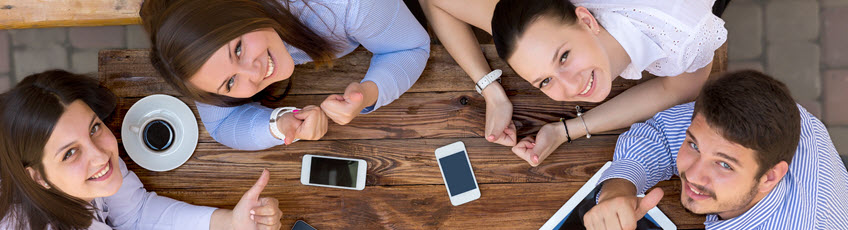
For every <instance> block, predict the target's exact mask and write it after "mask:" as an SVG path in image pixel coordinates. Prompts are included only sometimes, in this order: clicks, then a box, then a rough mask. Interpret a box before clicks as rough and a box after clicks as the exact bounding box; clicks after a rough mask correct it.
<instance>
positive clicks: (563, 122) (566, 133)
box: [559, 118, 571, 143]
mask: <svg viewBox="0 0 848 230" xmlns="http://www.w3.org/2000/svg"><path fill="white" fill-rule="evenodd" d="M559 122H562V126H563V127H565V137H567V138H568V141H567V142H566V143H571V135H570V134H568V125H565V118H559Z"/></svg>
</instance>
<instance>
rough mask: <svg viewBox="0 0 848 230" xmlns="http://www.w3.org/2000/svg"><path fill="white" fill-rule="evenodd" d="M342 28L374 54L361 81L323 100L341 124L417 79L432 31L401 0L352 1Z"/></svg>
mask: <svg viewBox="0 0 848 230" xmlns="http://www.w3.org/2000/svg"><path fill="white" fill-rule="evenodd" d="M345 31H346V32H347V34H348V36H349V37H350V38H351V39H352V40H354V41H356V42H359V44H362V46H363V47H365V48H366V49H368V50H369V51H371V52H372V53H374V56H373V57H371V64H370V66H369V67H368V72H367V73H365V77H364V79H362V81H360V82H354V83H351V84H350V85H348V87H347V89H346V90H345V93H344V95H331V96H329V97H328V98H327V99H326V100H324V102H323V103H322V104H321V108H322V109H324V111H325V112H326V113H327V116H328V117H330V118H331V119H333V121H335V122H336V123H338V124H342V125H344V124H347V123H348V122H350V121H351V120H353V118H355V117H356V116H357V115H359V114H365V113H370V112H371V111H374V110H375V109H378V108H380V107H381V106H384V105H387V104H389V103H391V102H392V101H394V100H395V99H397V98H398V97H400V95H401V94H403V93H404V92H406V91H407V90H409V88H410V87H412V84H414V83H415V82H416V81H417V80H418V77H420V76H421V72H422V71H424V66H425V65H426V64H427V59H428V58H429V57H430V37H429V36H428V35H427V32H426V31H425V30H424V28H423V27H421V24H419V23H418V21H417V20H415V17H414V16H412V13H411V12H410V11H409V9H407V8H406V5H404V3H403V1H396V0H361V1H351V2H350V6H349V7H348V12H347V15H346V18H345Z"/></svg>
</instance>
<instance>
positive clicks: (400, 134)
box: [106, 91, 623, 142]
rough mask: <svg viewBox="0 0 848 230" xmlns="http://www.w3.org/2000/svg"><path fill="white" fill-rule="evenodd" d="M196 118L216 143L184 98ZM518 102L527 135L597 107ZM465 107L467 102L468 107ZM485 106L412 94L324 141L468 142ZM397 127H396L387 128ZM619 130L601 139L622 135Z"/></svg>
mask: <svg viewBox="0 0 848 230" xmlns="http://www.w3.org/2000/svg"><path fill="white" fill-rule="evenodd" d="M326 97H327V95H290V96H288V97H286V99H284V100H282V101H280V102H277V103H266V105H267V106H269V107H272V108H273V107H277V106H283V105H285V106H297V107H303V106H306V105H320V103H321V102H322V101H323V100H324V99H325V98H326ZM180 99H181V100H183V102H185V103H186V104H187V105H188V106H189V108H190V109H191V110H192V112H193V113H194V116H195V118H196V119H197V123H198V126H199V128H200V129H199V130H200V136H199V142H215V140H214V139H212V137H211V136H210V135H209V133H208V131H207V130H206V127H205V126H204V125H203V123H202V121H201V120H200V115H199V114H198V113H197V107H196V106H195V104H194V102H193V101H190V100H188V99H186V98H180ZM138 100H140V98H119V99H118V106H117V109H116V111H115V113H114V114H113V115H112V116H113V119H109V120H107V121H106V122H107V124H108V126H109V128H111V129H112V130H120V127H121V123H122V121H123V120H122V118H123V117H124V116H125V115H126V113H127V111H129V108H130V107H131V106H132V105H133V104H135V103H136V102H137V101H138ZM510 100H512V103H513V119H514V120H515V122H516V127H517V128H518V134H519V135H521V136H526V135H535V133H536V132H537V131H538V130H539V129H540V128H541V126H542V125H544V124H546V123H548V122H554V121H557V120H559V118H560V117H562V116H564V117H575V116H576V114H575V111H574V109H573V108H574V105H581V106H584V107H585V108H587V109H591V108H594V107H595V105H596V103H574V102H558V101H554V100H551V99H549V98H548V97H547V96H544V95H542V94H541V93H538V92H536V93H527V94H516V95H512V96H510ZM463 102H464V103H463ZM485 119H486V114H485V101H484V99H483V97H482V96H480V95H479V94H477V93H476V92H469V91H465V92H425V93H406V94H404V95H403V96H401V97H400V98H399V99H397V100H395V101H394V102H392V103H391V104H389V105H387V106H384V107H381V108H380V109H378V110H376V111H374V112H372V113H370V114H367V115H360V116H358V117H357V118H356V119H354V120H353V121H352V122H351V123H348V124H347V125H344V126H342V125H337V124H335V123H334V122H332V121H330V124H329V128H328V132H327V134H326V135H325V136H324V137H323V138H322V139H324V140H349V139H398V138H405V139H408V138H463V137H482V136H483V133H484V129H485V123H484V122H483V121H485ZM386 124H392V125H390V126H389V125H386ZM622 131H623V130H613V131H608V132H601V133H596V134H619V133H621V132H622ZM116 137H117V138H119V139H120V138H121V136H120V132H118V133H117V134H116Z"/></svg>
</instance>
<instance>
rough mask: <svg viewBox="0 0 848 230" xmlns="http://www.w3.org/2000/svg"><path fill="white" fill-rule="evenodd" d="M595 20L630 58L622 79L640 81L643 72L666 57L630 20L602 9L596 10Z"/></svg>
mask: <svg viewBox="0 0 848 230" xmlns="http://www.w3.org/2000/svg"><path fill="white" fill-rule="evenodd" d="M595 18H596V19H597V20H598V22H599V23H601V25H603V26H604V28H605V29H606V30H607V32H609V33H610V35H612V37H613V38H615V40H616V41H617V42H618V43H619V44H621V47H622V48H624V51H625V52H627V55H628V56H630V64H629V65H627V67H626V68H625V69H624V71H623V72H622V73H621V74H620V76H621V77H623V78H625V79H640V78H642V71H643V70H645V69H647V68H648V66H649V65H651V63H654V62H655V61H657V60H659V59H660V58H663V57H665V54H664V51H663V50H662V48H661V47H660V46H659V45H657V43H656V42H654V40H652V39H651V38H650V37H648V36H647V35H645V33H643V32H642V31H641V30H639V29H638V27H637V26H636V25H634V24H633V23H634V22H633V21H632V20H630V19H629V18H627V17H625V16H623V15H620V14H618V13H614V12H608V11H604V10H602V9H595Z"/></svg>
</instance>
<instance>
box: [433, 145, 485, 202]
mask: <svg viewBox="0 0 848 230" xmlns="http://www.w3.org/2000/svg"><path fill="white" fill-rule="evenodd" d="M439 165H441V166H442V173H444V174H445V181H446V184H447V186H448V191H449V192H450V195H451V196H456V195H459V194H462V193H464V192H468V191H470V190H473V189H475V188H477V186H476V185H475V183H474V175H472V172H471V165H470V164H469V163H468V157H467V155H466V154H465V151H459V152H457V153H454V154H451V155H448V156H446V157H442V158H439Z"/></svg>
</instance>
